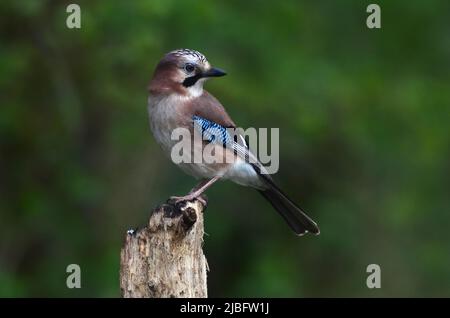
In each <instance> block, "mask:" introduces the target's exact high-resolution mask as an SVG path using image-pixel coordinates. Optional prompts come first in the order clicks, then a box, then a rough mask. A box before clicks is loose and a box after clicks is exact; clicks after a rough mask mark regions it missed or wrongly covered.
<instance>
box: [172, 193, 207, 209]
mask: <svg viewBox="0 0 450 318" xmlns="http://www.w3.org/2000/svg"><path fill="white" fill-rule="evenodd" d="M193 200H198V201H200V203H201V204H203V206H204V207H206V204H207V202H206V200H205V199H204V198H202V196H197V197H196V196H193V195H191V194H188V195H185V196H183V197H177V196H171V197H170V201H172V202H173V203H174V204H175V205H178V204H180V203H183V202H188V201H193Z"/></svg>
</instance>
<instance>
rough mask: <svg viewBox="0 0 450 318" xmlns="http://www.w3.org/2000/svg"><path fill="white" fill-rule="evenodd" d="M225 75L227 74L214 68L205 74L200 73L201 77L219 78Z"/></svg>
mask: <svg viewBox="0 0 450 318" xmlns="http://www.w3.org/2000/svg"><path fill="white" fill-rule="evenodd" d="M224 75H227V73H226V72H225V71H223V70H221V69H220V68H215V67H212V68H210V69H209V70H207V71H206V72H204V73H202V77H220V76H224Z"/></svg>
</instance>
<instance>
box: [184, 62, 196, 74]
mask: <svg viewBox="0 0 450 318" xmlns="http://www.w3.org/2000/svg"><path fill="white" fill-rule="evenodd" d="M184 69H185V70H186V72H188V73H192V72H193V71H195V65H194V64H191V63H187V64H186V65H185V66H184Z"/></svg>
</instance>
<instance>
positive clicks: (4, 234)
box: [0, 0, 450, 297]
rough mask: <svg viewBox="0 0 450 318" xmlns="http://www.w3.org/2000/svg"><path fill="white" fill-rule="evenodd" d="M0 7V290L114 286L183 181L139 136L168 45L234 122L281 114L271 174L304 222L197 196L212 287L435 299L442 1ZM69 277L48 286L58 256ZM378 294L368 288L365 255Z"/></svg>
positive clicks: (32, 292)
mask: <svg viewBox="0 0 450 318" xmlns="http://www.w3.org/2000/svg"><path fill="white" fill-rule="evenodd" d="M68 3H69V2H65V1H43V0H41V1H25V0H24V1H2V2H1V4H0V16H1V19H0V34H1V42H0V98H1V105H0V136H1V155H0V189H1V192H0V211H1V212H0V213H1V214H0V217H1V221H0V233H1V234H0V296H7V297H13V296H62V297H77V296H88V297H90V296H94V297H105V296H119V295H120V291H119V286H118V285H119V281H118V270H119V264H118V263H119V250H120V247H121V244H122V240H123V238H124V235H125V232H126V230H127V229H129V228H132V227H137V226H139V225H142V224H144V222H145V221H146V220H147V218H148V214H149V212H150V209H151V207H153V206H155V205H156V204H158V203H160V202H162V201H164V200H165V199H166V198H167V197H168V196H170V195H175V194H183V193H185V192H186V191H188V190H189V189H190V187H191V186H192V185H193V184H194V182H195V181H194V180H193V179H191V178H190V177H188V176H185V175H184V174H183V173H182V172H181V171H179V170H177V169H176V168H175V167H174V166H173V165H172V164H171V163H170V162H169V161H168V160H167V158H165V157H164V155H163V154H162V152H161V151H160V150H159V148H158V147H157V145H156V143H155V142H154V140H153V139H152V137H151V134H150V132H149V128H148V118H147V110H146V103H147V102H146V99H147V90H146V87H147V84H148V82H149V79H150V77H151V74H152V71H153V68H154V66H155V64H156V63H157V61H158V60H159V59H160V58H161V56H162V55H163V54H164V53H165V52H167V51H170V50H172V49H175V48H193V49H196V50H199V51H200V52H203V53H204V54H205V55H206V56H207V57H208V58H209V60H210V62H211V63H212V64H214V65H216V66H219V67H221V68H224V69H226V70H227V72H228V74H229V75H228V76H226V77H224V78H221V79H217V80H212V81H210V82H208V83H207V89H208V90H209V91H210V92H212V93H213V94H214V95H216V96H217V97H218V99H219V100H220V101H221V102H222V103H223V104H224V105H225V106H226V108H227V109H228V111H229V113H230V115H231V116H232V117H233V119H234V120H235V122H236V123H238V125H239V126H241V127H280V134H281V142H280V151H281V168H280V171H279V173H278V175H277V176H276V180H277V181H278V182H279V184H280V185H281V186H282V188H284V189H286V192H287V193H288V194H289V195H290V196H291V197H292V198H294V200H295V201H297V202H299V203H300V205H301V206H302V207H304V209H305V210H306V211H308V212H309V214H310V215H311V216H312V217H313V218H314V219H316V220H317V221H318V223H319V225H320V227H321V231H322V233H321V235H320V236H318V237H313V236H305V237H302V238H298V237H295V236H294V235H293V234H292V233H291V232H290V231H289V229H288V227H287V226H286V225H285V224H284V222H283V221H282V220H281V219H280V218H279V216H278V215H277V214H276V213H275V212H273V211H272V208H271V207H270V205H268V204H267V203H266V202H265V201H264V200H263V199H262V198H261V197H260V196H259V195H258V193H256V192H255V191H252V190H251V189H246V188H242V187H240V186H238V185H234V184H231V183H228V182H222V183H220V184H217V185H215V186H214V187H213V188H212V189H211V190H209V191H208V197H209V200H210V204H209V207H208V209H207V211H206V232H207V233H208V235H207V236H206V238H205V253H206V256H207V258H208V262H209V266H210V269H211V271H210V273H209V293H210V295H211V296H275V297H279V296H288V297H306V296H388V297H389V296H450V253H449V251H450V231H449V224H450V196H449V193H448V192H449V190H448V189H449V188H450V166H449V159H450V129H449V123H450V111H449V106H450V103H449V102H450V87H449V85H450V78H449V67H450V59H449V56H450V37H449V34H450V3H449V2H448V1H438V0H430V1H395V2H394V1H378V2H377V3H378V4H380V6H381V8H382V28H381V29H380V30H369V29H368V28H367V27H366V25H365V20H366V17H367V15H368V14H367V13H366V7H367V5H368V4H369V3H370V2H367V1H293V0H292V1H277V2H275V1H237V0H232V1H226V2H225V1H223V2H219V1H194V0H188V1H175V0H164V1H163V0H151V1H150V0H149V1H99V0H97V1H79V2H77V3H79V4H80V6H81V9H82V28H81V29H80V30H77V29H73V30H70V29H68V28H67V27H66V25H65V20H66V17H67V13H66V12H65V8H66V5H67V4H68ZM71 263H76V264H79V265H80V266H81V269H82V288H81V289H67V288H66V284H65V281H66V275H67V274H66V272H65V269H66V266H67V265H68V264H71ZM371 263H376V264H379V265H380V266H381V268H382V288H381V289H379V290H369V289H368V288H367V287H366V283H365V282H366V277H367V273H366V266H367V265H368V264H371Z"/></svg>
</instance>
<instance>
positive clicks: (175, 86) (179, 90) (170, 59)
mask: <svg viewBox="0 0 450 318" xmlns="http://www.w3.org/2000/svg"><path fill="white" fill-rule="evenodd" d="M224 75H226V73H225V72H224V71H222V70H221V69H218V68H214V67H211V65H210V64H209V62H208V60H207V59H206V57H205V56H204V55H203V54H201V53H200V52H197V51H194V50H188V49H180V50H175V51H172V52H169V53H167V54H166V55H165V56H164V57H163V59H162V60H161V61H160V62H159V63H158V65H157V66H156V69H155V72H154V74H153V78H152V80H151V82H150V87H149V90H150V92H151V93H152V94H171V93H176V94H180V95H185V96H187V97H196V96H200V95H201V94H202V93H203V84H204V82H205V81H206V80H207V79H208V78H210V77H219V76H224Z"/></svg>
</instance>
